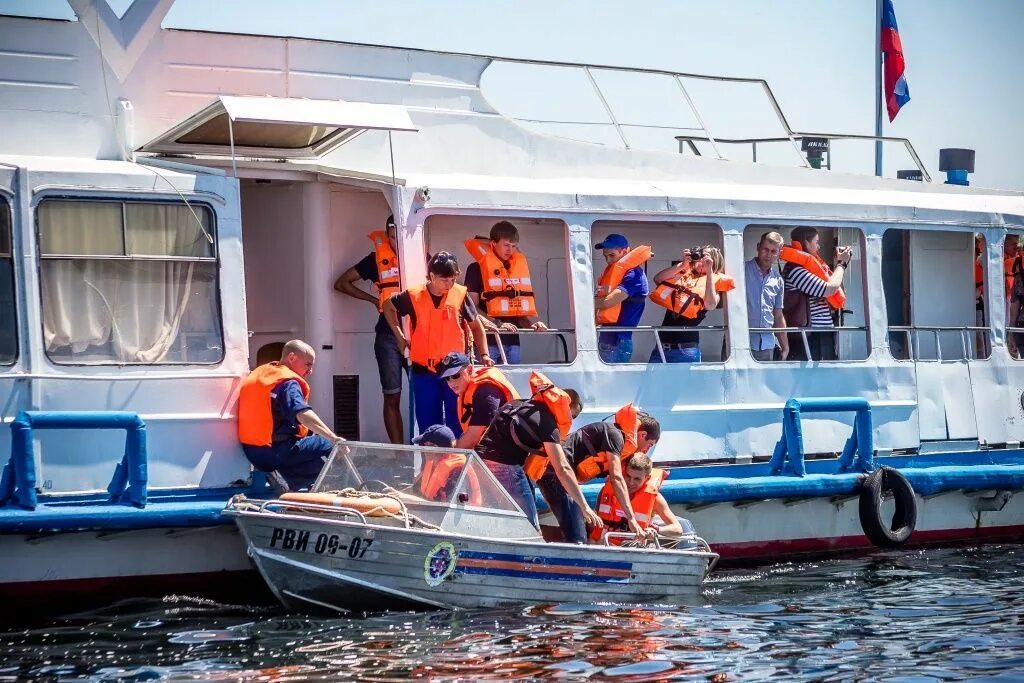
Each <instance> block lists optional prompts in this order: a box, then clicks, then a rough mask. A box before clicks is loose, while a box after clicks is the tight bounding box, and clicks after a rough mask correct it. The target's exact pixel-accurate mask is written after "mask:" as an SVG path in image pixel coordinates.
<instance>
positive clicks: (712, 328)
mask: <svg viewBox="0 0 1024 683" xmlns="http://www.w3.org/2000/svg"><path fill="white" fill-rule="evenodd" d="M728 329H729V328H728V327H727V326H726V325H695V326H694V327H669V326H665V325H636V326H634V327H623V326H621V325H600V326H598V328H597V333H598V334H601V333H602V332H653V333H654V348H655V349H656V350H657V351H658V357H659V358H661V362H662V363H668V359H666V358H665V347H664V342H663V341H661V333H662V332H687V331H694V332H698V331H705V332H724V331H725V330H728Z"/></svg>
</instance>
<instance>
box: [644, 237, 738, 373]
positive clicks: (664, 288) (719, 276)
mask: <svg viewBox="0 0 1024 683" xmlns="http://www.w3.org/2000/svg"><path fill="white" fill-rule="evenodd" d="M723 270H724V264H723V260H722V252H721V251H719V250H718V248H717V247H713V246H711V245H707V246H703V247H696V248H694V249H684V250H683V253H682V259H681V260H680V261H679V263H677V264H675V265H673V266H669V267H668V268H665V269H663V270H661V271H659V272H658V273H657V274H656V275H655V276H654V284H655V285H656V287H655V290H654V291H653V292H651V296H650V299H651V301H653V302H654V303H656V304H658V305H659V306H663V307H664V308H666V309H668V310H666V311H665V319H664V320H663V321H662V323H661V326H662V327H697V326H699V325H700V324H701V323H702V322H704V318H706V317H707V314H708V311H711V310H714V309H716V308H718V306H719V304H720V302H721V297H720V295H721V294H724V293H725V292H728V291H729V290H731V289H734V288H735V287H736V285H735V284H734V283H733V281H732V278H731V277H729V276H728V275H726V274H725V273H724V272H723ZM659 338H660V339H661V347H662V352H664V354H665V361H666V362H668V363H699V362H700V359H701V356H700V333H699V332H697V331H696V330H689V331H685V332H661V333H660V334H659ZM650 362H651V363H660V362H661V354H660V353H658V349H657V348H655V349H654V350H653V351H652V352H651V358H650Z"/></svg>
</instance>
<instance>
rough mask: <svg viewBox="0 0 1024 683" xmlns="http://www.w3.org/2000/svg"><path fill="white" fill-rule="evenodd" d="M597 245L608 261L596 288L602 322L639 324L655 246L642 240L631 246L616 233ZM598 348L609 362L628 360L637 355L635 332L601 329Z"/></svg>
mask: <svg viewBox="0 0 1024 683" xmlns="http://www.w3.org/2000/svg"><path fill="white" fill-rule="evenodd" d="M594 248H595V249H600V250H601V254H602V256H604V260H605V262H606V263H607V265H606V266H605V269H604V271H603V272H602V273H601V277H600V278H598V280H597V289H596V291H595V292H594V310H595V313H596V318H597V324H598V326H601V325H608V326H612V327H636V326H637V324H639V323H640V318H641V317H642V316H643V314H644V304H645V302H646V301H647V295H648V294H649V293H650V289H649V286H648V283H647V273H645V272H644V268H643V266H644V263H646V262H647V261H648V260H649V259H650V258H651V256H653V252H652V251H651V248H650V247H649V246H647V245H644V244H642V245H640V246H638V247H636V248H634V249H630V248H629V240H627V239H626V238H625V236H623V235H619V234H615V233H613V234H611V235H608V236H607V237H605V238H604V240H602V241H601V242H599V243H598V244H597V245H596V246H595V247H594ZM597 348H598V353H599V354H600V356H601V360H603V361H604V362H605V363H628V362H629V360H630V358H632V357H633V333H632V332H601V333H600V334H599V335H598V336H597Z"/></svg>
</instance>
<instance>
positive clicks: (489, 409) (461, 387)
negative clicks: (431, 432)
mask: <svg viewBox="0 0 1024 683" xmlns="http://www.w3.org/2000/svg"><path fill="white" fill-rule="evenodd" d="M437 373H438V374H439V375H441V378H442V379H444V381H445V382H447V383H448V388H449V389H451V390H452V391H454V392H455V395H456V396H458V397H459V407H458V415H459V422H460V423H461V425H462V436H460V437H459V440H458V443H457V446H458V447H459V448H465V449H469V450H472V449H474V448H476V445H477V444H478V443H480V437H482V436H483V435H484V432H485V431H487V427H489V426H490V424H491V422H492V421H493V420H494V417H495V416H496V415H497V414H498V409H499V408H501V407H502V406H503V405H505V404H506V403H508V402H509V401H511V400H513V399H517V398H519V392H517V391H516V388H515V387H514V386H512V383H511V382H509V381H508V379H506V377H505V375H504V374H502V372H501V370H499V369H498V368H488V367H482V368H474V367H473V366H472V365H471V364H470V362H469V357H468V356H467V355H466V354H464V353H459V352H456V351H453V352H452V353H449V354H448V355H447V356H445V357H444V358H443V359H442V360H441V362H440V363H439V364H438V366H437Z"/></svg>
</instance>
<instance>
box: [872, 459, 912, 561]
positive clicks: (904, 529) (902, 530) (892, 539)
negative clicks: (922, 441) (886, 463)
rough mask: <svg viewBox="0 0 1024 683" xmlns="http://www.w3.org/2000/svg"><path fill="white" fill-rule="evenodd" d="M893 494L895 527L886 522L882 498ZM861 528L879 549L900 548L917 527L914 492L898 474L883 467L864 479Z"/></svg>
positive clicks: (889, 468)
mask: <svg viewBox="0 0 1024 683" xmlns="http://www.w3.org/2000/svg"><path fill="white" fill-rule="evenodd" d="M885 493H891V494H892V496H893V498H894V502H895V503H896V512H895V514H894V515H893V517H892V523H886V522H885V520H883V519H882V496H883V494H885ZM859 508H860V525H861V528H863V529H864V535H865V536H867V537H868V540H869V541H871V542H872V543H873V544H874V545H876V546H878V547H879V548H899V547H900V546H902V545H903V544H904V543H906V542H907V540H909V539H910V535H911V534H912V533H914V527H915V526H917V498H916V496H915V495H914V489H913V487H912V486H911V485H910V482H909V481H907V478H906V477H904V476H903V475H902V474H901V473H900V472H899V471H898V470H894V469H893V468H891V467H879V468H878V469H877V470H875V471H874V472H872V473H871V474H869V475H868V476H867V477H865V478H864V482H863V483H862V484H861V489H860V506H859Z"/></svg>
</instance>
